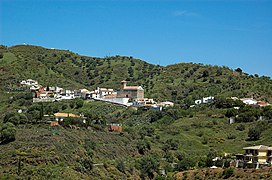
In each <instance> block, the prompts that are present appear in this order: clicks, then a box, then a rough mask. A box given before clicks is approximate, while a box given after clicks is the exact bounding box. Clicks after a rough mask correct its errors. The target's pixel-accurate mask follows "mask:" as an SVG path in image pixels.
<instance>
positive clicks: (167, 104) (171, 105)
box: [157, 101, 174, 107]
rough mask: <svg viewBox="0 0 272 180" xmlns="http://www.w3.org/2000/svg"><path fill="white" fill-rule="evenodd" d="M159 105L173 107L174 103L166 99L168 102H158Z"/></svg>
mask: <svg viewBox="0 0 272 180" xmlns="http://www.w3.org/2000/svg"><path fill="white" fill-rule="evenodd" d="M157 105H158V106H162V107H173V106H174V103H173V102H170V101H166V102H160V103H158V104H157Z"/></svg>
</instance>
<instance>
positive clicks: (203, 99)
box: [195, 96, 214, 104]
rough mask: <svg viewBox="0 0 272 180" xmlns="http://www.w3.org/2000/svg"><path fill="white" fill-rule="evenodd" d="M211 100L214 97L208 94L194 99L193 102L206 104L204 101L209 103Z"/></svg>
mask: <svg viewBox="0 0 272 180" xmlns="http://www.w3.org/2000/svg"><path fill="white" fill-rule="evenodd" d="M213 101H214V97H213V96H209V97H203V98H201V99H197V100H195V104H206V103H211V102H213Z"/></svg>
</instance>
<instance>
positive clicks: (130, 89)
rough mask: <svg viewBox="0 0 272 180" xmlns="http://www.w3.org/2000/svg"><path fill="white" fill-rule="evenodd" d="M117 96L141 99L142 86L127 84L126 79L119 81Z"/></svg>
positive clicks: (142, 93) (142, 95)
mask: <svg viewBox="0 0 272 180" xmlns="http://www.w3.org/2000/svg"><path fill="white" fill-rule="evenodd" d="M117 97H119V98H130V99H141V98H144V89H143V88H142V86H127V81H125V80H123V81H121V88H120V91H119V92H118V93H117Z"/></svg>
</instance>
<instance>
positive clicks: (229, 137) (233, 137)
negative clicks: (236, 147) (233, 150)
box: [227, 134, 236, 139]
mask: <svg viewBox="0 0 272 180" xmlns="http://www.w3.org/2000/svg"><path fill="white" fill-rule="evenodd" d="M227 138H228V139H235V138H236V136H235V135H233V134H228V136H227Z"/></svg>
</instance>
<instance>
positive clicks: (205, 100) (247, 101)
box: [191, 96, 270, 107]
mask: <svg viewBox="0 0 272 180" xmlns="http://www.w3.org/2000/svg"><path fill="white" fill-rule="evenodd" d="M230 99H232V100H235V101H236V100H241V101H242V102H243V103H244V104H246V105H250V106H254V107H266V106H270V104H269V103H267V102H264V101H257V100H255V99H253V98H238V97H231V98H230ZM214 101H215V98H214V97H213V96H209V97H203V98H201V99H197V100H195V104H196V105H198V104H206V103H211V102H214ZM194 106H195V105H191V107H194Z"/></svg>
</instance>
